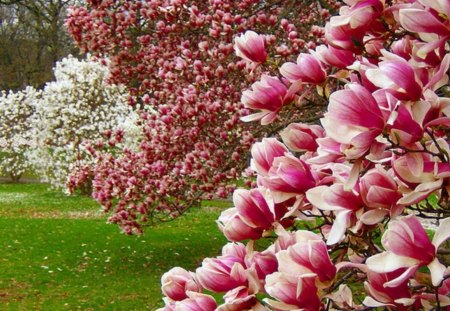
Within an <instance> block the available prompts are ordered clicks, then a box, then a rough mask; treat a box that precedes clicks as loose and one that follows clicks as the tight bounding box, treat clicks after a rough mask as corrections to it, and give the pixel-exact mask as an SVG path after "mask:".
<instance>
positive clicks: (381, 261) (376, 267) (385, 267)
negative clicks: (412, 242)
mask: <svg viewBox="0 0 450 311" xmlns="http://www.w3.org/2000/svg"><path fill="white" fill-rule="evenodd" d="M366 264H367V266H368V267H369V269H370V270H372V271H374V272H378V273H387V272H391V271H395V270H397V269H399V268H409V267H412V266H415V265H417V264H419V261H418V260H416V259H413V258H409V257H405V256H398V255H395V254H394V253H390V252H384V253H381V254H377V255H374V256H372V257H369V258H367V261H366Z"/></svg>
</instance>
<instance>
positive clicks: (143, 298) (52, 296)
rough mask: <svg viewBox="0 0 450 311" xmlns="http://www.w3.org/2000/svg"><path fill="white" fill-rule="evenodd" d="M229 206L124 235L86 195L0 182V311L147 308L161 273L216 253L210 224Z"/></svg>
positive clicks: (155, 299) (155, 300)
mask: <svg viewBox="0 0 450 311" xmlns="http://www.w3.org/2000/svg"><path fill="white" fill-rule="evenodd" d="M229 204H230V203H228V202H220V201H218V202H217V201H216V202H214V201H212V202H209V203H207V205H210V206H218V207H219V208H218V209H217V208H214V209H211V208H207V209H203V210H199V209H196V210H192V211H191V212H189V213H188V214H187V215H186V216H185V217H182V218H180V219H177V220H175V221H173V222H170V223H165V224H160V225H158V226H156V227H153V228H149V229H148V230H147V231H146V232H145V234H144V235H142V236H139V237H136V236H131V237H130V236H125V235H123V234H121V233H120V231H119V229H118V228H117V227H116V226H114V225H109V224H106V223H105V219H106V217H105V215H102V214H101V213H100V212H99V211H98V206H97V205H96V203H95V202H93V201H92V200H91V199H89V198H86V197H81V196H74V197H67V196H65V195H64V194H62V193H59V192H57V191H49V190H48V189H47V186H46V185H42V184H0V251H1V253H0V254H1V255H0V310H155V309H156V308H157V307H159V306H161V303H162V302H161V293H160V278H161V275H162V274H163V273H164V272H165V271H167V270H169V269H170V268H171V267H173V266H182V267H184V268H186V269H195V267H197V266H198V265H199V264H200V262H201V260H202V258H204V257H206V256H215V255H217V254H218V252H219V251H220V248H221V246H222V245H223V244H224V243H225V240H224V238H223V236H222V235H221V234H220V232H219V231H218V230H217V226H216V224H215V222H214V221H215V219H216V218H217V216H218V213H219V211H220V209H221V208H222V207H224V206H229ZM220 205H222V206H220Z"/></svg>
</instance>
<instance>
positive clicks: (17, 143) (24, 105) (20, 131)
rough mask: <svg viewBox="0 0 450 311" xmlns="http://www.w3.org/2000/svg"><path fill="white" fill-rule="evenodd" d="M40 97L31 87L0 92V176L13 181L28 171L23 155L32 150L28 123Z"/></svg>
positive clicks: (38, 92)
mask: <svg viewBox="0 0 450 311" xmlns="http://www.w3.org/2000/svg"><path fill="white" fill-rule="evenodd" d="M40 96H41V92H40V91H37V90H36V89H34V88H33V87H27V88H25V90H22V91H18V92H13V91H9V92H5V91H3V92H2V93H1V96H0V175H1V176H9V177H10V178H11V180H12V181H14V182H18V181H19V180H20V178H21V177H22V175H23V174H24V173H26V172H28V173H29V172H31V171H32V165H31V163H30V162H29V161H28V159H27V157H26V152H27V151H29V150H30V149H33V148H34V147H35V146H34V145H33V138H32V136H31V129H32V122H31V120H32V118H33V114H34V111H35V102H36V101H37V100H38V99H39V97H40Z"/></svg>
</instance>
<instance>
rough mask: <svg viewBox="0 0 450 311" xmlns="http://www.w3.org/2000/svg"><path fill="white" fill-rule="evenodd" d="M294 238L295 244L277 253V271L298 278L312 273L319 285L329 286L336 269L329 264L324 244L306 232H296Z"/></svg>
mask: <svg viewBox="0 0 450 311" xmlns="http://www.w3.org/2000/svg"><path fill="white" fill-rule="evenodd" d="M301 236H302V237H303V238H302V237H301ZM296 237H297V240H298V241H297V243H295V244H294V245H291V246H289V247H288V249H287V250H282V251H280V252H278V253H277V259H278V264H279V268H278V271H279V272H283V273H286V274H291V275H298V276H300V275H303V274H310V273H314V274H316V275H317V277H318V281H319V282H320V283H322V284H329V283H330V282H331V281H332V280H333V279H334V277H335V275H336V271H337V269H336V267H335V266H334V264H333V263H332V262H331V259H330V256H329V255H328V249H327V245H326V244H325V242H323V240H322V238H321V237H320V236H318V235H315V234H314V235H311V234H309V232H307V231H301V230H300V231H297V232H296Z"/></svg>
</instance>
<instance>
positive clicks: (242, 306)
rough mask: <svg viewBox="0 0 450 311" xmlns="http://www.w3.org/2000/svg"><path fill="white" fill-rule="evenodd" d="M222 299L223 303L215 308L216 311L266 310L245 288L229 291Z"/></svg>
mask: <svg viewBox="0 0 450 311" xmlns="http://www.w3.org/2000/svg"><path fill="white" fill-rule="evenodd" d="M223 299H224V303H223V304H222V305H220V306H219V307H217V309H216V311H241V310H259V311H264V310H267V309H265V308H264V307H263V306H262V305H261V304H260V303H259V302H258V299H256V296H255V295H254V294H252V293H250V292H249V290H248V288H247V287H245V286H241V287H236V288H235V289H232V290H230V291H229V292H227V293H226V294H225V295H224V296H223Z"/></svg>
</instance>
